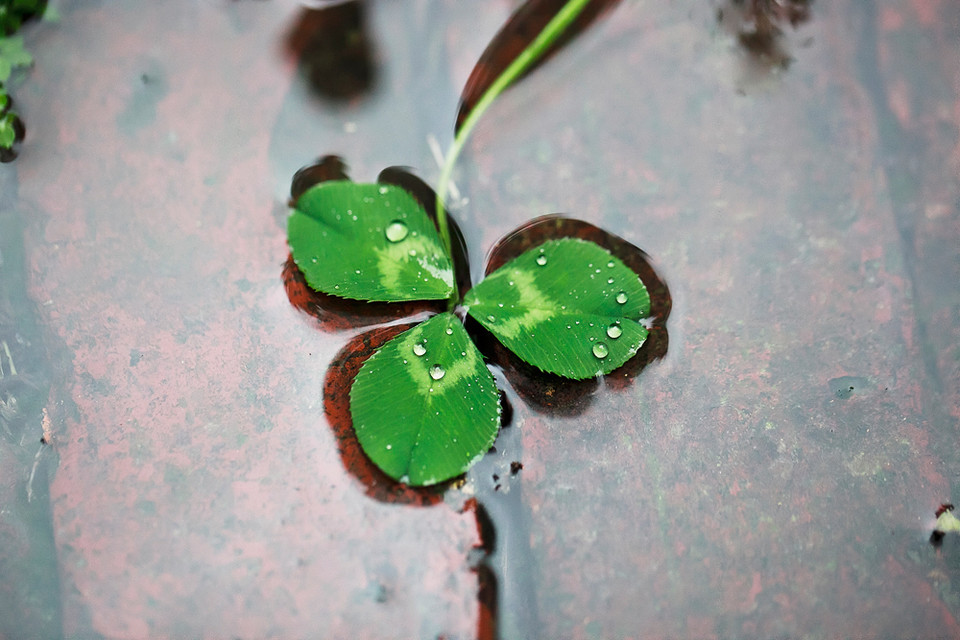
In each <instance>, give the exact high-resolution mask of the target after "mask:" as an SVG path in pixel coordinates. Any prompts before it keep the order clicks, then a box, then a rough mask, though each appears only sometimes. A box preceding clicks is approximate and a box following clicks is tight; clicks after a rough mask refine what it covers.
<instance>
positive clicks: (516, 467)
mask: <svg viewBox="0 0 960 640" xmlns="http://www.w3.org/2000/svg"><path fill="white" fill-rule="evenodd" d="M520 469H523V463H522V462H518V461H516V460H514V461H513V462H511V463H510V473H511V474H512V475H517V474H518V473H520Z"/></svg>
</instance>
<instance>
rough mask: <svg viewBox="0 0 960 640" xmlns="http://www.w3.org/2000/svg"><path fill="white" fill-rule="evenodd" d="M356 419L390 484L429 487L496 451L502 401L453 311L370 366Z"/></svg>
mask: <svg viewBox="0 0 960 640" xmlns="http://www.w3.org/2000/svg"><path fill="white" fill-rule="evenodd" d="M350 413H351V415H352V417H353V428H354V430H355V431H356V433H357V439H358V440H359V441H360V446H361V447H363V450H364V452H366V454H367V456H369V457H370V459H371V460H373V462H374V463H375V464H376V465H377V466H378V467H380V469H382V470H383V471H384V473H386V474H387V475H388V476H390V477H391V478H394V479H395V480H399V481H400V482H403V483H405V484H410V485H415V486H422V485H429V484H436V483H438V482H443V481H444V480H449V479H450V478H453V477H455V476H458V475H460V474H461V473H463V472H465V471H466V470H467V469H468V468H469V467H470V466H471V465H472V464H473V463H474V462H475V461H476V460H477V459H478V458H480V457H481V456H482V455H483V454H484V453H486V452H487V450H488V449H490V447H491V446H492V445H493V441H494V439H495V438H496V436H497V431H498V429H499V428H500V396H499V393H498V391H497V386H496V383H495V382H494V380H493V376H492V375H490V371H488V370H487V367H486V366H485V365H484V363H483V357H482V356H481V355H480V352H479V351H477V348H476V347H475V346H474V345H473V342H471V341H470V338H469V337H468V336H467V332H466V330H465V329H464V328H463V324H462V323H461V322H460V320H459V318H457V317H456V316H455V315H453V314H452V313H449V312H448V313H442V314H440V315H437V316H434V317H432V318H430V319H429V320H427V321H426V322H424V323H422V324H419V325H417V326H416V327H414V328H412V329H410V330H408V331H405V332H404V333H401V334H400V335H398V336H396V337H395V338H393V339H392V340H390V341H389V342H387V343H386V344H385V345H383V346H382V347H381V348H380V350H379V351H377V352H376V353H375V354H374V355H373V356H371V357H370V359H368V360H367V361H366V362H364V363H363V366H362V367H361V368H360V371H359V373H357V377H356V379H355V380H354V383H353V387H352V388H351V389H350Z"/></svg>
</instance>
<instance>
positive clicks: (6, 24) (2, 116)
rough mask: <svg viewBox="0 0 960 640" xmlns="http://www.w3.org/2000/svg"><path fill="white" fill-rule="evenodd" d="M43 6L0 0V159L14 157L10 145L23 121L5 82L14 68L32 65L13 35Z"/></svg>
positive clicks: (36, 1) (41, 1)
mask: <svg viewBox="0 0 960 640" xmlns="http://www.w3.org/2000/svg"><path fill="white" fill-rule="evenodd" d="M45 9H46V0H0V162H9V161H11V160H13V159H14V158H15V157H16V152H15V151H14V145H15V144H16V143H18V142H20V141H21V140H23V136H24V128H23V122H22V121H21V120H20V118H19V116H18V115H17V114H16V112H15V111H14V110H13V101H12V100H11V99H10V95H9V93H8V92H7V88H6V83H7V81H8V80H9V79H10V76H11V75H12V74H13V71H14V70H15V69H18V68H24V67H29V66H30V65H31V64H33V56H31V55H30V52H28V51H27V50H26V49H24V48H23V37H22V36H18V35H13V34H14V33H15V32H16V31H17V30H18V29H20V26H21V25H22V24H23V22H24V21H26V20H29V19H31V18H33V17H35V16H37V15H39V14H41V13H42V12H43V11H44V10H45Z"/></svg>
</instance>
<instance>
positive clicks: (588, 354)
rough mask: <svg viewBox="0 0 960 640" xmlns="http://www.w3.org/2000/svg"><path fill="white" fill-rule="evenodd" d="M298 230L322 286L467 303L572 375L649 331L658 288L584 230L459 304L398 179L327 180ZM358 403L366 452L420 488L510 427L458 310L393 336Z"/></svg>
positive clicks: (499, 332)
mask: <svg viewBox="0 0 960 640" xmlns="http://www.w3.org/2000/svg"><path fill="white" fill-rule="evenodd" d="M288 237H289V243H290V248H291V252H292V254H293V259H294V261H295V263H296V264H297V266H298V267H299V268H300V269H301V271H302V272H303V274H304V278H305V279H306V281H307V283H308V284H309V285H310V286H311V287H313V288H314V289H316V290H318V291H322V292H323V293H327V294H330V295H334V296H341V297H345V298H352V299H356V300H366V301H370V302H374V301H379V302H400V301H407V300H438V299H440V300H443V299H446V300H449V301H450V307H451V308H454V307H456V304H455V303H456V302H460V306H459V308H460V309H461V310H463V311H465V312H466V313H468V314H469V315H470V316H471V317H473V318H474V319H475V320H477V321H478V322H479V323H480V324H481V325H482V326H483V327H485V328H486V329H487V330H488V331H490V333H492V334H493V335H494V336H495V337H496V338H497V339H498V340H499V341H500V342H501V343H502V344H503V345H504V346H506V347H507V348H508V349H509V350H511V351H512V352H513V353H514V354H516V355H517V356H518V357H520V358H521V359H523V360H524V361H526V362H528V363H530V364H532V365H533V366H535V367H537V368H539V369H541V370H543V371H546V372H550V373H554V374H557V375H560V376H563V377H566V378H571V379H584V378H590V377H593V376H597V375H603V374H606V373H609V372H610V371H612V370H614V369H616V368H617V367H619V366H620V365H622V364H623V363H624V362H626V361H627V360H628V359H630V358H631V357H632V356H633V355H634V354H636V353H637V350H638V349H639V348H640V346H641V345H642V344H643V342H644V340H645V339H646V337H647V328H646V325H645V324H644V321H645V320H646V318H647V316H648V315H649V314H650V296H649V294H648V293H647V289H646V287H645V286H644V284H643V282H641V281H640V278H639V276H637V274H636V273H634V272H633V271H632V270H631V269H630V268H628V267H627V266H626V265H625V264H624V263H623V262H622V261H621V260H620V259H619V258H617V257H616V256H614V255H612V254H611V253H610V252H609V251H607V250H606V249H604V248H603V247H601V246H599V245H597V244H595V243H593V242H589V241H585V240H580V239H576V238H563V239H557V240H549V241H547V242H545V243H543V244H541V245H539V246H537V247H534V248H533V249H530V250H528V251H526V252H524V253H523V254H521V255H519V256H517V257H516V258H514V259H513V260H511V261H509V262H507V263H506V264H504V265H503V266H501V267H500V268H499V269H497V270H496V271H494V272H493V273H491V274H490V275H489V276H487V278H485V279H484V280H483V281H482V282H480V283H479V284H478V285H477V286H475V287H473V288H472V289H470V290H469V291H467V292H466V294H465V295H464V297H463V298H462V300H456V299H454V298H453V297H452V296H453V295H454V290H455V289H454V287H453V282H454V275H455V274H454V273H453V263H454V261H453V259H452V256H450V254H449V253H448V252H447V249H446V247H445V245H444V243H443V242H442V240H441V239H440V236H439V234H438V232H437V229H436V227H435V226H434V224H433V222H432V221H431V220H430V218H429V216H428V215H427V213H426V211H425V210H424V208H423V207H422V206H421V205H420V203H419V202H418V201H417V200H416V199H414V198H413V197H412V196H410V195H409V194H407V193H406V192H405V191H404V190H403V189H400V188H399V187H396V186H393V185H386V184H357V183H353V182H349V181H342V180H338V181H330V182H322V183H320V184H317V185H315V186H313V187H311V188H310V189H308V190H307V191H305V192H304V193H303V194H302V195H301V196H300V198H299V199H298V200H297V202H296V204H295V208H294V210H293V213H292V214H291V216H290V218H289V221H288ZM350 399H351V414H352V417H353V422H354V429H355V431H356V434H357V438H358V440H359V442H360V445H361V446H362V447H363V449H364V451H365V452H366V454H367V455H368V456H369V457H370V459H371V460H373V462H374V463H376V464H377V466H378V467H380V468H381V469H382V470H383V471H384V472H385V473H386V474H387V475H389V476H390V477H392V478H394V479H396V480H399V481H401V482H404V483H407V484H411V485H417V486H419V485H428V484H434V483H437V482H442V481H444V480H448V479H450V478H452V477H455V476H457V475H460V474H462V473H463V472H464V471H466V469H467V468H469V467H470V466H471V464H473V462H474V461H476V460H477V459H478V458H479V457H480V456H482V455H483V454H484V453H485V452H486V451H487V450H488V449H489V448H490V446H491V445H492V443H493V440H494V439H495V438H496V434H497V431H498V429H499V426H500V406H499V393H498V391H497V388H496V384H495V382H494V380H493V376H492V375H491V373H490V371H489V370H488V369H487V367H486V365H485V363H484V361H483V356H482V355H481V354H480V352H479V351H478V350H477V348H476V346H475V345H474V344H473V342H472V341H471V340H470V337H469V336H468V334H467V331H466V329H465V328H464V326H463V324H462V322H461V319H460V317H458V316H457V315H456V313H454V312H452V311H447V312H444V313H440V314H438V315H435V316H433V317H431V318H430V319H429V320H427V321H426V322H423V323H421V324H419V325H417V326H415V327H413V328H412V329H410V330H408V331H406V332H404V333H401V334H400V335H398V336H396V337H394V338H393V339H392V340H390V341H389V342H387V343H386V344H384V345H383V346H382V347H381V348H380V350H379V351H377V353H376V354H374V355H373V356H372V357H371V358H369V359H368V360H367V361H366V362H365V363H364V365H363V366H362V367H361V369H360V371H359V373H358V375H357V377H356V380H355V381H354V384H353V387H352V389H351V392H350Z"/></svg>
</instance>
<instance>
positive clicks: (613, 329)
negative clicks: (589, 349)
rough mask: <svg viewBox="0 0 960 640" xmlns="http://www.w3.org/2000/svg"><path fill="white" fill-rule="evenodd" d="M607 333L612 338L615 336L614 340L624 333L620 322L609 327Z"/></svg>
mask: <svg viewBox="0 0 960 640" xmlns="http://www.w3.org/2000/svg"><path fill="white" fill-rule="evenodd" d="M607 335H608V336H609V337H610V338H613V339H614V340H616V339H617V338H619V337H620V336H622V335H623V329H621V328H620V325H618V324H612V325H610V326H609V327H607Z"/></svg>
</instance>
